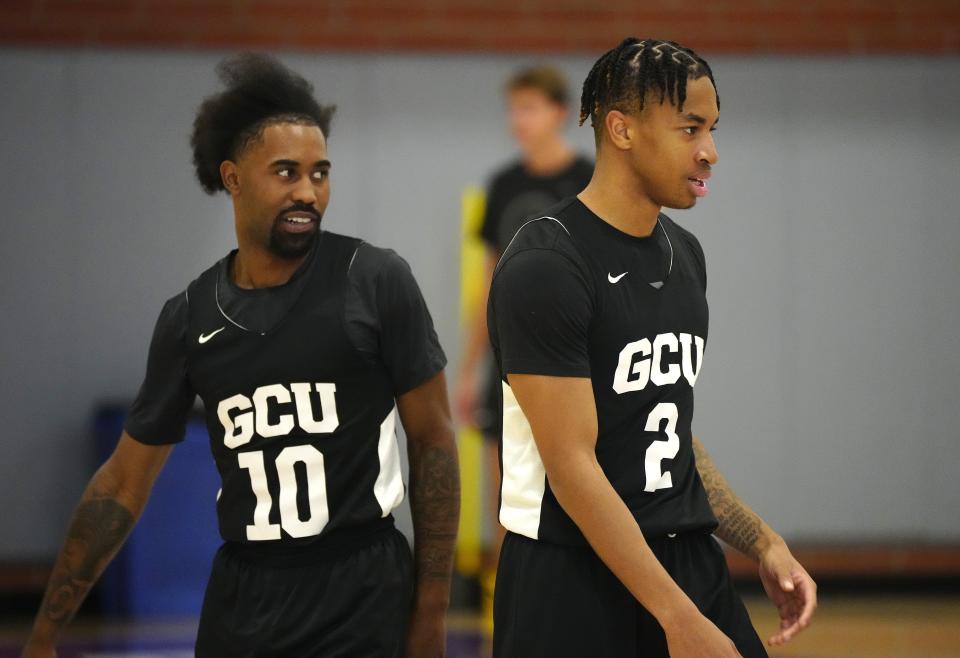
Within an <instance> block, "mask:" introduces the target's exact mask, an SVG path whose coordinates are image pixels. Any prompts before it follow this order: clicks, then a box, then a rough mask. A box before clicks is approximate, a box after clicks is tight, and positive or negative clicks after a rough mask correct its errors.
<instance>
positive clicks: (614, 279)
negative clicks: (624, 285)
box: [607, 272, 627, 283]
mask: <svg viewBox="0 0 960 658" xmlns="http://www.w3.org/2000/svg"><path fill="white" fill-rule="evenodd" d="M625 276H627V272H624V273H623V274H620V275H618V276H613V275H612V274H610V273H608V274H607V281H609V282H610V283H616V282H617V281H619V280H620V279H622V278H623V277H625Z"/></svg>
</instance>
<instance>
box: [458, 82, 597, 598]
mask: <svg viewBox="0 0 960 658" xmlns="http://www.w3.org/2000/svg"><path fill="white" fill-rule="evenodd" d="M506 103H507V120H508V122H509V125H510V133H511V135H512V136H513V140H514V142H515V143H516V145H517V147H518V149H519V151H520V155H519V158H517V159H516V160H513V161H511V162H509V163H508V164H506V165H505V166H504V167H503V168H501V169H500V170H499V171H497V172H496V173H495V174H494V176H493V179H492V181H491V183H490V185H489V187H488V189H487V196H486V210H485V212H484V218H483V224H482V226H481V228H480V237H481V238H482V239H483V243H484V273H483V282H484V285H483V289H484V294H483V297H482V300H481V303H480V304H478V306H477V308H476V309H475V311H474V313H473V316H472V318H471V320H470V322H469V326H468V329H467V332H468V333H467V338H466V346H465V349H464V353H463V358H462V359H461V366H460V372H459V377H458V379H457V392H456V396H457V412H458V415H459V416H460V418H461V419H462V420H465V421H467V422H469V423H472V424H475V425H476V426H477V428H478V429H479V430H480V432H481V433H482V435H483V437H484V439H486V443H485V445H486V454H487V472H488V473H489V474H490V476H491V477H490V480H491V481H490V486H489V487H488V488H487V491H488V493H489V495H488V499H489V500H488V502H489V505H488V509H489V510H490V517H491V521H492V527H493V528H495V532H496V536H495V537H494V541H493V545H492V547H491V549H492V550H491V551H489V555H488V556H487V557H488V565H487V568H488V570H489V573H490V574H491V576H492V573H493V569H494V568H495V566H496V564H497V558H498V557H499V551H500V542H501V541H502V538H503V536H502V526H501V525H500V524H499V523H498V522H497V511H496V510H497V504H498V499H499V490H500V465H499V458H498V456H497V443H498V441H499V439H500V377H499V375H497V374H495V373H494V372H493V371H494V370H495V368H493V367H491V365H492V364H490V363H489V353H490V350H489V342H488V339H487V321H486V317H487V314H486V308H487V291H488V290H489V287H490V278H491V276H492V275H493V268H494V266H495V265H496V263H497V261H498V260H499V259H500V256H501V255H502V254H503V250H504V249H505V248H506V246H507V243H508V242H510V238H512V237H513V234H514V233H516V232H517V229H518V228H520V225H521V224H522V223H523V221H524V220H527V219H531V218H533V217H536V216H537V213H538V212H540V211H542V210H543V209H544V208H547V207H549V206H551V205H553V204H554V203H556V202H557V201H560V200H561V199H563V198H566V197H568V196H572V195H574V194H576V193H577V192H579V191H580V190H582V189H583V188H584V187H586V185H587V183H588V182H589V181H590V175H591V174H592V173H593V163H592V162H591V161H590V160H588V159H586V158H584V157H583V156H581V155H579V154H577V153H576V151H574V150H573V148H572V147H571V146H570V144H568V143H567V140H566V139H564V136H563V131H564V128H565V126H566V125H567V121H568V120H569V118H570V89H569V86H568V84H567V80H566V78H565V77H564V76H563V74H562V73H561V72H560V71H558V70H557V69H555V68H553V67H552V66H534V67H530V68H525V69H521V70H519V71H517V72H516V73H514V74H513V75H512V76H510V78H509V79H508V80H507V83H506ZM492 580H493V578H492V577H490V582H491V584H492Z"/></svg>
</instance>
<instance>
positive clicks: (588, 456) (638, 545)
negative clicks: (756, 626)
mask: <svg viewBox="0 0 960 658" xmlns="http://www.w3.org/2000/svg"><path fill="white" fill-rule="evenodd" d="M508 379H509V383H510V386H511V388H512V389H513V392H514V395H515V396H516V398H517V401H518V402H519V404H520V407H521V409H522V410H523V412H524V415H525V416H526V417H527V419H528V420H529V422H530V426H531V428H532V430H533V436H534V440H535V442H536V445H537V448H538V450H539V452H540V456H541V458H542V460H543V464H544V467H545V469H546V472H547V478H548V479H549V481H550V487H551V489H552V490H553V493H554V495H555V496H556V497H557V501H558V502H559V503H560V505H561V506H562V507H563V509H564V510H565V511H566V512H567V514H569V515H570V517H571V518H572V519H573V521H574V522H575V523H576V524H577V526H578V527H579V528H580V530H581V531H582V532H583V534H584V536H585V537H586V539H587V541H588V542H589V543H590V545H591V546H592V547H593V549H594V550H595V551H596V553H597V555H598V556H599V557H600V559H601V560H603V562H604V563H605V564H606V565H607V566H608V567H609V568H610V570H611V571H612V572H613V573H614V574H615V575H616V576H617V578H619V579H620V581H621V582H622V583H623V584H624V586H626V588H627V589H628V590H629V591H630V593H631V594H633V596H634V597H635V598H636V599H637V600H638V601H639V602H640V603H641V604H642V605H643V606H644V608H646V609H647V610H648V611H650V613H651V614H652V615H653V616H654V617H656V619H657V621H659V622H660V625H661V626H662V627H663V629H664V631H665V633H666V635H667V641H668V645H669V647H670V655H671V656H673V657H674V658H679V657H686V656H698V657H701V658H702V657H705V656H710V657H713V656H736V655H738V654H737V652H736V649H734V648H733V643H732V642H730V640H729V639H728V638H726V637H725V636H724V635H723V634H722V633H721V632H720V631H719V630H718V629H717V628H716V627H715V626H714V625H713V624H712V623H711V622H709V621H708V620H707V619H706V618H704V617H703V616H702V615H701V614H700V612H699V611H698V610H697V608H696V606H695V605H694V604H693V602H692V601H690V599H689V598H688V597H687V595H686V594H685V593H684V592H683V591H682V590H681V589H680V587H679V586H678V585H677V584H676V583H675V582H674V581H673V579H672V578H671V577H670V575H669V574H668V573H667V572H666V570H664V568H663V567H662V566H661V565H660V563H659V561H658V560H657V558H656V556H655V555H654V554H653V552H652V551H651V550H650V547H649V546H648V545H647V542H646V540H645V539H644V536H643V533H642V532H641V530H640V527H639V526H638V525H637V522H636V519H634V517H633V514H632V513H631V512H630V510H629V509H628V508H627V506H626V503H624V501H623V499H622V498H621V497H620V496H619V494H617V492H616V490H615V489H614V488H613V485H611V484H610V481H609V480H608V479H607V478H606V476H605V475H604V473H603V471H602V469H601V468H600V464H599V462H598V461H597V457H596V442H597V414H596V403H595V400H594V397H593V387H592V385H591V382H590V380H589V379H586V378H577V377H548V376H543V375H515V374H511V375H509V377H508Z"/></svg>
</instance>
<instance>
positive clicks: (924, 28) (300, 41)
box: [0, 0, 960, 55]
mask: <svg viewBox="0 0 960 658" xmlns="http://www.w3.org/2000/svg"><path fill="white" fill-rule="evenodd" d="M630 34H633V35H636V36H655V37H660V38H671V39H675V40H678V41H681V42H683V43H685V44H687V45H690V46H692V47H694V48H696V49H697V50H700V51H702V52H705V53H706V52H709V53H745V54H751V53H822V54H837V53H841V54H842V53H852V54H862V53H870V54H885V53H893V54H903V53H921V54H934V55H936V54H958V53H960V0H914V1H913V2H910V1H908V0H899V1H898V0H835V1H832V2H831V1H829V0H740V1H735V0H699V1H697V2H691V1H690V0H662V1H661V2H657V3H654V2H645V1H644V0H595V1H594V2H587V1H583V0H459V1H457V0H379V1H375V0H339V1H323V0H233V1H231V0H192V1H191V0H0V44H8V45H9V44H21V45H44V46H51V45H52V46H61V45H62V46H94V47H101V46H107V47H110V46H124V47H148V48H155V47H164V48H242V47H249V48H270V49H297V50H412V51H450V52H455V51H474V52H476V51H552V52H598V51H601V50H605V49H607V48H609V47H611V46H612V45H614V44H615V43H616V42H617V41H618V40H619V39H620V38H621V37H623V36H626V35H630Z"/></svg>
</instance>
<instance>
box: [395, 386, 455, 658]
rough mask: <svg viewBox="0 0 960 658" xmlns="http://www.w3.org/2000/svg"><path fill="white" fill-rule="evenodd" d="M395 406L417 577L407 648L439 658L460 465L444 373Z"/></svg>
mask: <svg viewBox="0 0 960 658" xmlns="http://www.w3.org/2000/svg"><path fill="white" fill-rule="evenodd" d="M398 408H399V411H400V420H401V422H402V423H403V428H404V430H405V432H406V434H407V452H408V456H409V459H410V510H411V513H412V515H413V535H414V565H415V578H416V583H415V602H414V615H413V619H412V621H411V628H410V632H409V635H408V645H407V651H408V655H410V656H417V657H418V658H419V657H420V656H425V657H432V656H436V657H437V658H439V656H442V655H443V646H444V625H443V619H444V615H445V614H446V610H447V607H448V605H449V603H450V577H451V573H452V571H453V553H454V546H455V544H456V540H457V526H458V524H459V521H460V467H459V462H458V460H457V446H456V442H455V440H454V432H453V423H452V421H451V419H450V405H449V403H448V401H447V384H446V379H445V377H444V375H443V373H442V372H441V373H439V374H438V375H436V376H434V377H433V378H432V379H430V380H429V381H427V382H426V383H424V384H422V385H420V386H418V387H417V388H415V389H413V390H412V391H410V392H408V393H405V394H404V395H402V396H400V398H399V400H398Z"/></svg>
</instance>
